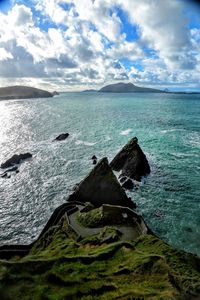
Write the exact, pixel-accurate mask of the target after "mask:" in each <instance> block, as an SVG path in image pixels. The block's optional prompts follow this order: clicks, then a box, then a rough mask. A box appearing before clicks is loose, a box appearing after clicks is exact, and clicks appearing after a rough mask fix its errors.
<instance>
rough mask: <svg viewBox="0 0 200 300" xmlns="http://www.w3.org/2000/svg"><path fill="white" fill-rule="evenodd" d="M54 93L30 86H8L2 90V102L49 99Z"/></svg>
mask: <svg viewBox="0 0 200 300" xmlns="http://www.w3.org/2000/svg"><path fill="white" fill-rule="evenodd" d="M53 96H54V95H53V93H50V92H47V91H45V90H41V89H37V88H33V87H29V86H8V87H2V88H0V100H12V99H30V98H49V97H53Z"/></svg>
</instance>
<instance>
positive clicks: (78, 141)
mask: <svg viewBox="0 0 200 300" xmlns="http://www.w3.org/2000/svg"><path fill="white" fill-rule="evenodd" d="M75 144H76V145H85V146H94V145H95V144H96V142H93V143H92V142H86V141H82V140H77V141H76V142H75Z"/></svg>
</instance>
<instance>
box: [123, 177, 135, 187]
mask: <svg viewBox="0 0 200 300" xmlns="http://www.w3.org/2000/svg"><path fill="white" fill-rule="evenodd" d="M122 187H123V188H124V189H127V190H132V189H133V188H134V183H133V181H132V180H131V179H130V178H129V179H127V180H126V181H125V182H124V183H123V184H122Z"/></svg>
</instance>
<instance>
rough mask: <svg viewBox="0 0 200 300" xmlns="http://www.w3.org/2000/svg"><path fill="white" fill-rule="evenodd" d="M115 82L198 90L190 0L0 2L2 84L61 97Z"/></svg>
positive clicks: (199, 28)
mask: <svg viewBox="0 0 200 300" xmlns="http://www.w3.org/2000/svg"><path fill="white" fill-rule="evenodd" d="M194 2H195V1H194ZM191 3H192V4H191ZM118 81H124V82H128V81H131V82H133V83H135V84H137V85H140V86H149V87H158V88H169V89H187V90H188V89H193V90H196V89H198V90H200V8H199V7H197V6H195V4H194V3H193V1H191V0H190V1H189V0H188V1H186V0H185V1H184V0H73V1H70V0H16V1H14V0H8V1H6V0H4V1H0V86H6V85H13V84H26V85H32V86H36V87H42V88H46V89H49V90H55V89H56V90H60V91H62V90H66V91H67V90H81V89H86V88H98V87H101V86H103V85H105V84H108V83H113V82H118Z"/></svg>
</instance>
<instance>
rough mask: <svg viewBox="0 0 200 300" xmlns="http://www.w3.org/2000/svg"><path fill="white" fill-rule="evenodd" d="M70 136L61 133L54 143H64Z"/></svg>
mask: <svg viewBox="0 0 200 300" xmlns="http://www.w3.org/2000/svg"><path fill="white" fill-rule="evenodd" d="M68 136H69V133H61V134H59V135H58V136H57V137H56V138H55V139H54V141H64V140H66V138H68Z"/></svg>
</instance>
